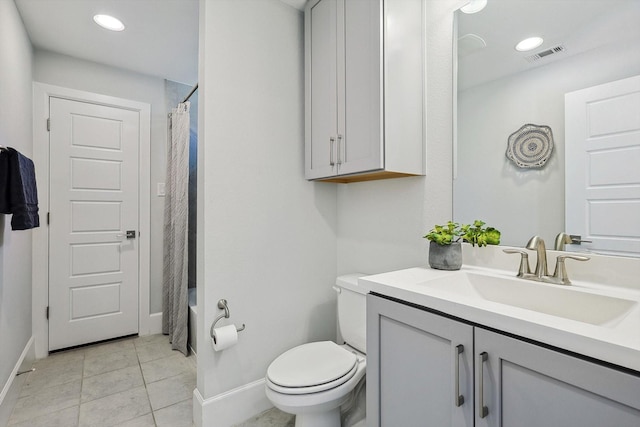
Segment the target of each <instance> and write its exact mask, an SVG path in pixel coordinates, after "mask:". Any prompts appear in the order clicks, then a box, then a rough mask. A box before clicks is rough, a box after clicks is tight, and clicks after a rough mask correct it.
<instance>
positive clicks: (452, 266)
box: [424, 220, 500, 270]
mask: <svg viewBox="0 0 640 427" xmlns="http://www.w3.org/2000/svg"><path fill="white" fill-rule="evenodd" d="M424 238H425V239H428V240H429V265H430V266H431V268H435V269H438V270H459V269H460V267H462V246H461V242H467V243H471V245H472V246H475V245H478V246H487V245H499V244H500V231H498V230H496V229H495V228H493V227H485V223H484V222H483V221H480V220H475V221H474V222H473V224H458V223H455V222H453V221H449V222H447V224H446V225H436V226H434V227H433V229H431V231H429V233H427V234H426V235H425V236H424Z"/></svg>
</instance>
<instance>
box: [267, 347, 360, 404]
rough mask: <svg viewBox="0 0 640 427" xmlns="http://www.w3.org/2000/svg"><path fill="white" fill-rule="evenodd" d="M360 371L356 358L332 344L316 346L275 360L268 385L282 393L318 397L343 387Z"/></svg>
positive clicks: (285, 354)
mask: <svg viewBox="0 0 640 427" xmlns="http://www.w3.org/2000/svg"><path fill="white" fill-rule="evenodd" d="M357 368H358V357H357V356H356V354H354V353H352V352H350V351H348V350H345V349H344V348H342V347H340V346H339V345H337V344H336V343H334V342H332V341H321V342H313V343H308V344H303V345H301V346H298V347H295V348H292V349H291V350H289V351H287V352H285V353H283V354H282V355H281V356H279V357H278V358H277V359H276V360H274V361H273V363H271V365H270V366H269V368H268V370H267V383H268V387H269V388H271V389H272V390H274V391H276V392H279V393H284V394H308V393H317V392H321V391H325V390H329V389H332V388H335V387H338V386H340V385H342V384H344V383H345V382H347V381H348V380H349V379H350V378H352V377H353V376H354V375H355V373H356V371H357Z"/></svg>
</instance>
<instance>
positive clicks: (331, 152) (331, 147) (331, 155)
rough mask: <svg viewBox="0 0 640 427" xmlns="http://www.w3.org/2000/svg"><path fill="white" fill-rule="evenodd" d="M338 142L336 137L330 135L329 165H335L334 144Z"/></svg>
mask: <svg viewBox="0 0 640 427" xmlns="http://www.w3.org/2000/svg"><path fill="white" fill-rule="evenodd" d="M335 142H336V139H335V138H334V137H332V136H331V137H329V165H331V166H335V165H336V162H334V161H333V144H334V143H335Z"/></svg>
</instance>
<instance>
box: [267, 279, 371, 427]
mask: <svg viewBox="0 0 640 427" xmlns="http://www.w3.org/2000/svg"><path fill="white" fill-rule="evenodd" d="M360 276H362V274H353V275H348V276H341V277H339V278H338V280H337V281H336V286H335V287H334V289H335V290H336V292H337V293H338V330H339V332H340V335H341V336H342V337H343V339H344V340H345V341H346V344H343V345H338V344H336V343H334V342H332V341H319V342H312V343H307V344H303V345H300V346H297V347H294V348H292V349H290V350H288V351H286V352H285V353H283V354H281V355H280V356H279V357H277V358H276V359H275V360H274V361H273V362H272V363H271V365H269V368H268V369H267V375H266V387H265V393H266V396H267V398H268V399H269V400H270V401H271V403H273V405H274V406H275V407H277V408H278V409H280V410H281V411H284V412H287V413H290V414H295V416H296V424H295V425H296V427H340V426H341V421H340V419H341V406H342V405H343V404H345V402H347V401H348V400H349V399H350V398H352V397H354V396H353V394H354V391H356V390H359V391H360V392H364V388H363V387H357V386H358V384H359V383H361V382H362V381H364V378H365V371H366V366H367V359H366V356H365V354H364V351H365V350H366V341H365V337H366V293H367V291H366V290H364V289H362V288H360V287H358V284H357V278H358V277H360ZM360 400H362V399H360ZM354 401H357V400H355V399H354ZM347 406H349V405H347Z"/></svg>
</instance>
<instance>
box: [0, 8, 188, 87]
mask: <svg viewBox="0 0 640 427" xmlns="http://www.w3.org/2000/svg"><path fill="white" fill-rule="evenodd" d="M0 1H5V0H0ZM15 3H16V5H17V7H18V10H19V11H20V15H21V16H22V20H23V21H24V25H25V27H26V29H27V32H28V33H29V37H30V39H31V42H32V43H33V45H34V46H35V47H36V48H38V49H43V50H49V51H53V52H58V53H62V54H65V55H70V56H74V57H76V58H82V59H86V60H90V61H95V62H99V63H102V64H106V65H111V66H114V67H118V68H124V69H127V70H132V71H136V72H139V73H144V74H148V75H152V76H157V77H162V78H166V79H168V80H173V81H176V82H180V83H184V84H188V85H194V84H195V83H196V82H197V81H198V0H15ZM98 13H106V14H110V15H113V16H116V17H117V18H119V19H120V20H121V21H122V22H123V23H124V24H125V25H126V29H125V30H124V31H122V32H112V31H107V30H105V29H103V28H101V27H99V26H97V25H96V24H95V23H94V22H93V16H94V15H95V14H98Z"/></svg>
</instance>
